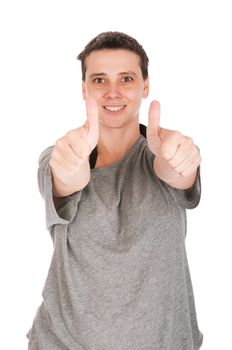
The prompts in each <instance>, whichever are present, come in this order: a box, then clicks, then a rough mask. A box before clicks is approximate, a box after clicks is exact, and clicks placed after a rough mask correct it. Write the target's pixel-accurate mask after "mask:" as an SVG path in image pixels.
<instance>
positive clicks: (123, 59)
mask: <svg viewBox="0 0 232 350" xmlns="http://www.w3.org/2000/svg"><path fill="white" fill-rule="evenodd" d="M148 90H149V84H148V79H146V80H144V79H143V76H142V71H141V68H140V65H139V56H138V55H137V54H135V53H134V52H132V51H129V50H122V49H104V50H98V51H93V52H91V53H90V55H89V56H88V57H87V59H86V77H85V81H84V82H83V85H82V92H83V98H84V99H85V98H86V97H93V98H95V100H96V101H97V103H98V107H99V121H100V124H101V125H104V126H108V127H121V126H123V125H125V124H128V123H129V122H133V121H137V120H138V118H139V108H140V104H141V100H142V98H145V97H147V96H148Z"/></svg>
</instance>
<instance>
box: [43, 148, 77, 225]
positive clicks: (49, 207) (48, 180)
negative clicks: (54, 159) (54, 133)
mask: <svg viewBox="0 0 232 350" xmlns="http://www.w3.org/2000/svg"><path fill="white" fill-rule="evenodd" d="M52 149H53V146H51V147H48V148H47V149H46V150H45V151H43V152H42V153H41V155H40V157H39V168H38V173H37V176H38V186H39V191H40V193H41V195H42V197H43V199H44V202H45V214H46V227H47V229H48V230H50V229H51V228H52V227H53V226H54V225H57V224H61V225H67V224H68V223H70V222H71V221H72V220H73V218H74V217H75V215H76V212H77V208H78V202H79V201H80V198H81V192H82V191H78V192H75V193H73V194H72V195H70V196H67V197H64V198H61V199H60V200H59V205H58V206H57V205H55V202H54V197H53V194H52V172H51V167H50V164H49V160H50V157H51V153H52Z"/></svg>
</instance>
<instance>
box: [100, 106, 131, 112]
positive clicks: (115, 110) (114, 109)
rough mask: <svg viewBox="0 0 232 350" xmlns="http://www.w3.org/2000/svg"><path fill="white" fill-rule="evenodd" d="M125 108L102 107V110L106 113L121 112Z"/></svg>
mask: <svg viewBox="0 0 232 350" xmlns="http://www.w3.org/2000/svg"><path fill="white" fill-rule="evenodd" d="M125 107H126V106H125V105H123V106H104V107H103V108H104V109H106V110H107V111H110V112H118V111H121V110H122V109H123V108H125Z"/></svg>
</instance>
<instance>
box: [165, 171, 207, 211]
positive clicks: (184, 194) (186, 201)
mask: <svg viewBox="0 0 232 350" xmlns="http://www.w3.org/2000/svg"><path fill="white" fill-rule="evenodd" d="M168 186H169V185H168ZM169 189H170V192H171V194H172V196H173V197H174V199H175V200H176V202H177V203H178V204H179V205H180V206H181V207H182V208H185V209H193V208H196V207H197V206H198V204H199V202H200V199H201V177H200V167H198V169H197V176H196V180H195V182H194V184H193V186H192V187H191V188H189V189H187V190H179V189H176V188H173V187H171V186H169Z"/></svg>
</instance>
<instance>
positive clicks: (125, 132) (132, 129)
mask: <svg viewBox="0 0 232 350" xmlns="http://www.w3.org/2000/svg"><path fill="white" fill-rule="evenodd" d="M139 136H140V130H139V123H138V121H136V123H133V124H132V123H129V124H128V125H127V126H124V127H123V128H106V127H104V126H100V137H99V142H98V145H97V150H98V161H97V166H107V165H111V164H113V163H115V162H116V161H118V160H120V159H121V158H122V157H123V156H124V155H125V154H126V153H127V152H128V150H129V149H130V148H131V147H132V146H133V144H134V143H135V142H136V141H137V139H138V138H139Z"/></svg>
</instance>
